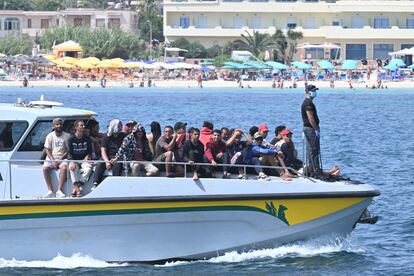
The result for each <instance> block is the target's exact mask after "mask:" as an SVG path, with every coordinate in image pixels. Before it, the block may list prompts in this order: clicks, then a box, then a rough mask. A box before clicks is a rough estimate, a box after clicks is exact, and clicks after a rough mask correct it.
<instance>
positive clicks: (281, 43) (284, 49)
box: [272, 29, 303, 63]
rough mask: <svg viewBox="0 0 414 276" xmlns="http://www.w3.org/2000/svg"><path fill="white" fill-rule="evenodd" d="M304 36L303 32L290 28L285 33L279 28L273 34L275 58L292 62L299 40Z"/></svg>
mask: <svg viewBox="0 0 414 276" xmlns="http://www.w3.org/2000/svg"><path fill="white" fill-rule="evenodd" d="M302 38H303V34H302V32H296V31H293V30H288V31H287V33H286V34H285V33H284V32H283V31H282V30H279V29H277V30H276V32H275V33H274V34H273V35H272V40H273V43H274V49H273V59H274V60H277V61H280V62H282V63H290V62H291V61H292V60H293V56H294V55H295V53H296V46H297V45H298V41H299V40H300V39H302Z"/></svg>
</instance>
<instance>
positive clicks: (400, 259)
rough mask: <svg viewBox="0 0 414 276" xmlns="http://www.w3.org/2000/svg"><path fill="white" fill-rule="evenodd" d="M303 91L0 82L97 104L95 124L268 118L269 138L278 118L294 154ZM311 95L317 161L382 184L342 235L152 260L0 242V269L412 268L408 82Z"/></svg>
mask: <svg viewBox="0 0 414 276" xmlns="http://www.w3.org/2000/svg"><path fill="white" fill-rule="evenodd" d="M303 94H304V93H303V88H302V89H300V88H298V89H285V90H279V89H270V88H269V89H246V88H245V89H240V88H238V89H230V88H227V89H219V88H214V89H206V88H203V89H198V88H197V89H196V88H188V89H178V88H170V89H162V88H110V89H108V88H107V89H102V88H90V89H86V88H73V87H72V88H41V87H34V88H4V87H3V88H0V102H10V103H12V102H15V101H16V100H17V98H23V99H24V100H26V101H28V100H38V99H39V98H40V96H41V95H44V96H45V99H46V100H50V101H58V102H63V103H64V104H65V106H67V107H75V108H84V109H88V110H92V111H95V112H97V113H98V116H97V117H96V118H97V120H98V121H99V122H100V124H101V131H102V132H104V131H105V128H106V126H107V124H108V122H109V120H111V119H113V118H119V119H121V120H122V121H123V122H126V121H127V120H131V119H133V120H136V121H139V122H141V123H142V124H143V125H144V126H145V127H146V129H147V130H148V129H149V124H150V123H151V121H153V120H156V121H159V122H160V123H161V125H162V126H165V125H167V124H170V125H174V123H175V122H176V121H183V122H186V123H188V126H194V127H199V128H200V127H201V126H202V122H203V121H204V120H210V121H212V122H213V123H214V126H215V128H221V127H223V126H226V127H229V128H243V129H244V130H246V131H247V130H248V128H249V127H250V126H252V125H259V124H262V123H265V124H267V125H268V126H269V128H270V133H269V136H270V137H269V138H272V137H273V129H274V128H275V127H276V126H277V125H280V124H284V125H286V126H287V127H288V128H290V129H291V130H292V131H293V133H294V134H293V140H294V142H295V145H296V148H297V149H298V151H299V157H301V156H302V145H303V142H302V136H301V129H302V127H301V115H300V106H301V103H302V101H303V98H304V95H303ZM314 102H315V104H316V106H317V109H318V114H319V118H320V120H321V143H322V145H321V148H322V150H321V151H322V159H323V166H324V168H329V167H331V166H333V165H335V164H338V165H339V166H340V167H341V170H342V172H343V174H344V175H346V176H349V177H351V178H353V179H357V180H360V181H363V182H365V183H368V184H372V185H374V186H375V187H376V188H378V189H379V190H380V191H381V193H382V194H381V196H379V197H377V198H375V200H374V202H373V204H372V205H371V207H370V210H371V212H373V213H374V214H375V215H379V216H380V220H379V221H378V223H377V224H376V225H358V226H357V228H356V229H355V231H354V232H352V234H351V235H350V236H349V237H346V238H342V239H339V238H336V237H331V238H329V239H323V240H310V241H306V242H298V243H293V244H287V245H284V246H279V247H275V248H266V249H261V250H255V251H250V252H243V253H237V252H228V253H226V254H225V255H224V256H217V257H215V258H211V259H207V260H200V261H188V262H170V263H166V264H157V265H149V264H136V263H133V264H131V263H121V264H114V263H107V262H104V261H103V260H97V259H94V258H93V256H87V255H82V254H80V253H79V254H74V255H73V256H60V255H58V256H56V257H55V258H53V259H51V260H46V261H26V260H14V259H12V260H5V259H2V258H1V252H0V273H2V274H34V273H36V274H45V273H46V274H60V273H63V274H66V273H84V274H97V273H111V274H114V273H116V274H124V275H125V274H137V273H151V274H153V273H174V274H183V273H184V274H193V273H204V274H205V273H208V274H210V273H214V274H222V273H228V274H232V273H246V274H258V273H261V274H270V273H280V274H294V275H295V274H296V275H298V274H316V275H320V274H324V275H325V274H327V275H332V274H336V275H337V274H340V275H342V274H345V275H355V274H363V275H402V274H413V271H414V212H413V207H414V204H413V194H414V91H411V90H410V89H383V90H368V89H356V90H351V89H333V90H330V89H321V90H320V91H319V94H318V97H317V98H316V99H315V101H314ZM0 119H1V118H0ZM287 185H288V184H287ZM235 231H237V229H235ZM114 234H116V233H114ZM102 242H105V241H102ZM194 246H197V244H194Z"/></svg>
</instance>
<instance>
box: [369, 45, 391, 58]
mask: <svg viewBox="0 0 414 276" xmlns="http://www.w3.org/2000/svg"><path fill="white" fill-rule="evenodd" d="M390 52H394V44H374V56H373V59H377V58H378V59H387V58H389V57H390V56H389V55H388V53H390Z"/></svg>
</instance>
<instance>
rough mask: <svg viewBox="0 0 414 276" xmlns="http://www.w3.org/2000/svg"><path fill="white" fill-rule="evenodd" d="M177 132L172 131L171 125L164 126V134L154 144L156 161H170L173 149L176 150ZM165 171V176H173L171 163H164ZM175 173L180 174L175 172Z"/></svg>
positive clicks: (172, 157)
mask: <svg viewBox="0 0 414 276" xmlns="http://www.w3.org/2000/svg"><path fill="white" fill-rule="evenodd" d="M176 139H177V133H174V130H173V128H172V126H166V127H164V134H163V135H161V137H160V138H159V139H158V141H157V143H156V145H155V154H156V157H155V159H154V161H156V162H172V161H173V159H174V151H175V150H176V145H175V143H176ZM165 173H166V176H167V177H173V176H174V174H173V171H172V165H171V164H168V163H167V164H165ZM177 174H181V173H180V172H177Z"/></svg>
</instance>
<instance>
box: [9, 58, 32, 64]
mask: <svg viewBox="0 0 414 276" xmlns="http://www.w3.org/2000/svg"><path fill="white" fill-rule="evenodd" d="M11 62H12V63H14V64H18V65H31V64H32V62H30V61H28V60H27V59H25V58H23V57H13V58H12V60H11Z"/></svg>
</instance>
